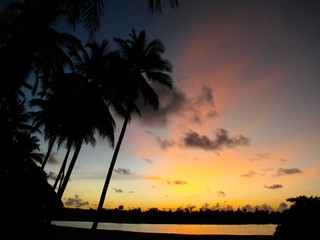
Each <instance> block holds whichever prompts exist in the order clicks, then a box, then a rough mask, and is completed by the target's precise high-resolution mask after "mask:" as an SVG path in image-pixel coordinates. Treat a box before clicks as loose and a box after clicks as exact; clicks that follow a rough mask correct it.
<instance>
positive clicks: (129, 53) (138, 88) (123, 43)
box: [92, 30, 172, 230]
mask: <svg viewBox="0 0 320 240" xmlns="http://www.w3.org/2000/svg"><path fill="white" fill-rule="evenodd" d="M129 36H130V39H128V40H123V39H121V38H115V39H114V40H115V41H116V43H117V44H118V45H119V54H120V56H121V57H122V59H123V60H124V61H125V63H126V68H125V69H124V70H123V72H125V78H122V79H120V81H122V86H123V87H122V89H120V90H119V91H120V93H121V94H122V95H124V96H126V99H127V102H125V105H126V115H125V120H124V123H123V126H122V129H121V133H120V136H119V139H118V142H117V144H116V147H115V150H114V154H113V157H112V160H111V163H110V167H109V170H108V174H107V177H106V180H105V183H104V186H103V190H102V193H101V196H100V200H99V204H98V207H97V216H96V218H95V219H94V222H93V224H92V229H93V230H95V229H97V226H98V221H99V214H100V211H101V210H102V207H103V203H104V200H105V197H106V193H107V190H108V186H109V183H110V180H111V176H112V172H113V168H114V166H115V163H116V159H117V156H118V153H119V150H120V146H121V143H122V140H123V137H124V134H125V131H126V128H127V125H128V123H129V121H130V115H131V112H132V111H134V110H137V109H136V101H137V100H138V98H139V97H140V96H142V97H143V99H144V101H145V105H149V106H151V107H152V108H153V109H154V110H157V108H158V107H159V100H158V95H157V93H156V92H155V91H154V89H153V88H152V87H151V85H150V84H149V83H150V82H153V83H158V84H161V85H164V86H166V87H169V88H171V87H172V78H171V76H170V75H169V73H170V72H171V71H172V66H171V63H170V62H169V61H168V60H167V59H164V58H162V56H161V55H162V53H164V51H165V49H164V46H163V44H162V42H161V41H160V40H158V39H156V40H153V41H151V42H149V43H148V41H147V38H146V32H145V31H141V32H140V33H139V34H138V35H137V34H136V32H135V31H134V30H132V33H131V34H129ZM124 81H125V82H124Z"/></svg>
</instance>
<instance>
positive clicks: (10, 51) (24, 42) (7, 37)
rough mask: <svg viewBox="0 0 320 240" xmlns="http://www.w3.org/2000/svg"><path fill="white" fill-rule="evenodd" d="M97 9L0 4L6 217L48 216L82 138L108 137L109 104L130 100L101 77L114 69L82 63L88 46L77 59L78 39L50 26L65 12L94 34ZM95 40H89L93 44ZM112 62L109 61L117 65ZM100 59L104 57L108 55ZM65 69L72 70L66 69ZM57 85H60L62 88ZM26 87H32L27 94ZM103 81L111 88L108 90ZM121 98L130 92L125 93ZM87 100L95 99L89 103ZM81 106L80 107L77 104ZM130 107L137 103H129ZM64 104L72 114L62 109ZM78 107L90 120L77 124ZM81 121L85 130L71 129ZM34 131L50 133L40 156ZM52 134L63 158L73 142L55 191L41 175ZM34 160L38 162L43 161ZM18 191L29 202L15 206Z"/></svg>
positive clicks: (54, 1)
mask: <svg viewBox="0 0 320 240" xmlns="http://www.w3.org/2000/svg"><path fill="white" fill-rule="evenodd" d="M151 2H153V1H149V6H151V5H150V4H151ZM157 2H159V1H157ZM174 2H176V1H174ZM159 6H160V5H159V3H157V5H154V7H151V8H150V9H152V10H154V11H160V12H161V7H159ZM103 9H104V4H103V0H80V1H69V0H47V1H43V0H24V1H20V2H18V1H17V2H16V1H12V2H10V3H9V4H8V5H7V6H6V7H5V8H4V9H1V12H0V61H1V74H2V76H1V79H0V113H1V116H0V123H1V127H0V144H1V150H2V153H3V155H4V156H6V157H5V159H4V160H3V164H2V166H1V168H0V178H1V187H2V189H3V192H4V194H5V195H8V196H10V197H8V198H2V200H1V203H2V204H3V206H7V205H11V204H13V206H16V208H15V209H14V210H13V211H12V212H11V213H10V216H9V215H5V216H4V218H6V217H10V219H11V220H12V221H14V220H18V218H21V219H22V218H24V217H27V218H32V219H33V220H34V221H36V222H41V221H43V220H44V219H46V217H44V216H45V215H47V214H49V212H50V211H52V210H54V209H56V208H60V207H62V202H61V200H60V199H61V197H62V195H63V192H64V189H65V188H66V185H67V183H68V180H69V178H70V175H71V171H72V169H73V166H74V164H75V161H76V159H77V156H78V153H79V151H80V148H81V145H82V143H83V142H85V143H91V144H94V143H95V139H94V137H93V136H94V135H95V134H96V133H98V135H101V136H102V137H107V138H108V140H109V142H110V144H111V145H112V144H113V132H114V127H115V124H114V121H113V118H112V116H111V113H110V112H109V107H112V108H114V110H115V111H116V112H117V113H118V114H120V115H122V116H124V115H125V111H126V110H127V109H128V108H126V109H125V108H124V106H126V103H124V102H123V98H122V97H117V98H116V96H118V95H117V89H118V85H117V83H116V84H115V83H114V82H113V83H112V81H111V82H105V81H101V79H99V77H101V76H102V77H106V76H107V75H108V74H112V73H113V72H114V70H111V71H109V70H107V69H103V71H102V72H103V74H102V75H100V73H101V72H99V71H100V70H101V69H100V70H99V69H94V68H92V67H93V66H94V65H93V64H91V69H90V68H88V66H90V64H89V65H88V63H90V62H91V63H92V60H93V59H94V58H92V56H90V55H89V54H87V55H86V56H89V57H90V58H86V59H85V58H84V59H82V60H84V61H83V62H82V63H81V64H80V65H77V64H76V63H75V59H76V55H74V54H75V53H79V52H80V51H82V53H84V54H85V51H84V48H83V47H82V44H81V42H80V40H79V39H77V38H76V37H75V36H73V35H71V34H69V33H67V32H59V31H57V30H56V29H55V28H54V26H55V24H56V23H57V22H58V20H60V19H62V18H63V17H65V18H63V19H66V20H67V22H68V23H69V24H70V25H71V26H72V27H74V28H75V27H76V25H77V24H79V23H82V24H84V26H85V29H86V30H87V31H88V36H89V37H90V38H91V39H94V35H95V33H96V32H98V31H99V27H100V21H101V17H102V14H103ZM103 44H104V43H103ZM103 44H102V45H103ZM102 45H101V46H102ZM96 46H97V45H95V43H94V42H93V43H92V45H91V47H96ZM101 46H100V47H101ZM102 47H103V46H102ZM92 49H93V48H92ZM95 49H99V47H98V48H95ZM101 49H102V48H101ZM116 55H117V54H116ZM78 56H81V55H78ZM83 56H84V55H83ZM116 58H118V57H116ZM77 60H79V59H77ZM103 60H105V59H103ZM120 62H121V61H120ZM95 63H96V62H95ZM114 63H118V61H114ZM114 63H113V64H111V65H112V67H111V68H118V66H116V65H117V64H114ZM103 64H105V65H108V61H107V62H104V63H103ZM66 69H68V70H70V72H66ZM97 71H98V72H97ZM107 72H108V74H107ZM106 74H107V75H106ZM109 76H110V75H109ZM101 83H103V84H101ZM98 84H101V86H103V88H102V87H99V86H100V85H98ZM110 84H111V85H110ZM59 87H61V88H60V89H59ZM62 88H65V89H64V90H66V91H65V92H63V91H61V90H62ZM26 89H27V90H29V91H30V90H32V91H31V92H30V93H31V94H30V96H29V92H26V91H25V90H26ZM39 89H42V91H39ZM107 89H112V91H106V90H107ZM74 90H75V91H74ZM67 91H68V93H69V94H70V93H72V94H73V95H72V97H70V98H68V97H67V96H68V93H67ZM73 91H74V92H73ZM26 93H27V94H26ZM63 94H65V95H63ZM34 96H38V97H39V98H38V99H34V100H32V101H31V105H30V106H32V107H35V106H36V107H37V108H38V107H39V109H40V110H39V111H38V112H33V113H32V114H30V113H28V112H26V110H25V106H27V105H26V103H28V101H27V100H29V98H33V97H34ZM57 96H59V97H57ZM80 96H82V97H80ZM87 97H88V99H87ZM126 98H128V97H127V96H126V97H125V98H124V99H126ZM83 99H87V100H88V101H86V102H85V101H83ZM118 100H120V101H118ZM76 101H78V103H77V105H76V104H75V102H76ZM125 102H128V99H126V100H125ZM90 104H93V105H91V107H90ZM79 106H81V107H84V108H85V110H83V111H82V112H81V111H80V109H79ZM92 106H94V107H93V108H92ZM68 107H69V108H68ZM70 107H71V108H70ZM131 108H132V109H137V108H136V106H135V105H134V104H132V105H131ZM70 109H72V111H71V112H72V113H74V115H73V116H71V114H70V112H68V110H70ZM132 109H131V110H132ZM59 110H61V112H59ZM98 111H99V116H98V117H99V118H98V117H97V112H98ZM57 113H59V114H57ZM84 115H91V116H92V119H90V120H91V122H90V121H87V122H85V121H82V122H81V124H82V125H81V124H80V122H79V121H76V120H78V119H81V120H84V119H85V118H83V116H84ZM76 117H78V118H76ZM31 120H33V124H32V126H31V125H30V124H31ZM103 120H104V121H103ZM72 123H73V124H72ZM83 127H84V128H83ZM80 129H81V130H83V131H77V130H80ZM34 131H39V133H41V134H44V138H45V140H47V141H49V147H48V151H47V154H46V157H45V159H44V158H43V155H42V154H40V153H39V139H38V138H37V137H36V136H35V135H34V133H35V132H34ZM56 141H57V144H58V147H60V146H61V145H64V144H65V145H66V146H67V149H68V152H67V154H66V157H65V160H66V161H67V159H68V154H69V151H70V150H71V148H72V147H76V149H75V151H74V155H73V158H72V160H71V163H70V165H69V168H68V171H67V173H66V176H65V177H64V171H65V170H64V169H65V167H66V161H64V162H63V164H62V166H61V173H60V175H61V178H60V179H63V181H61V180H60V187H59V190H58V194H56V193H55V192H54V191H53V189H52V188H51V186H50V185H49V184H48V179H47V175H46V173H45V172H44V171H43V170H44V167H45V165H46V163H47V160H48V158H49V155H50V152H51V150H52V147H53V146H54V144H55V142H56ZM43 160H44V161H43ZM35 162H37V163H39V164H41V163H42V165H41V167H39V166H38V165H37V164H36V163H35ZM58 180H59V178H58V179H57V181H56V183H55V185H58ZM7 183H10V184H7ZM20 195H24V196H29V198H28V199H27V200H26V204H27V205H28V206H29V208H23V207H22V206H21V207H20V204H19V199H20V198H19V196H20ZM11 206H12V205H11ZM9 222H10V221H9ZM11 223H13V222H11Z"/></svg>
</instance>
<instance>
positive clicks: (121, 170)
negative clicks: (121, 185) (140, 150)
mask: <svg viewBox="0 0 320 240" xmlns="http://www.w3.org/2000/svg"><path fill="white" fill-rule="evenodd" d="M114 171H115V172H116V173H118V174H120V175H130V174H131V171H130V170H129V169H125V168H117V169H114Z"/></svg>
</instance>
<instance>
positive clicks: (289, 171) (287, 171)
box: [276, 168, 302, 176]
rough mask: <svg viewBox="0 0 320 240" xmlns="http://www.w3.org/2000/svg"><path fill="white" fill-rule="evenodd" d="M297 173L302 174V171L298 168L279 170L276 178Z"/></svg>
mask: <svg viewBox="0 0 320 240" xmlns="http://www.w3.org/2000/svg"><path fill="white" fill-rule="evenodd" d="M297 173H302V171H301V170H300V169H298V168H279V169H278V171H277V174H276V176H283V175H292V174H297Z"/></svg>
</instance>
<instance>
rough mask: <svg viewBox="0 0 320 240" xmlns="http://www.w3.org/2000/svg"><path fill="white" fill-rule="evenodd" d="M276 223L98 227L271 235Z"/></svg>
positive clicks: (84, 224) (64, 223) (104, 225)
mask: <svg viewBox="0 0 320 240" xmlns="http://www.w3.org/2000/svg"><path fill="white" fill-rule="evenodd" d="M52 224H54V225H56V226H65V227H76V228H88V229H90V228H91V226H92V222H78V221H52ZM276 226H277V225H276V224H241V225H236V224H234V225H226V224H153V223H152V224H146V223H106V222H102V223H99V225H98V229H106V230H120V231H130V232H146V233H175V234H200V235H204V234H230V235H273V233H274V232H275V229H276Z"/></svg>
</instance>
